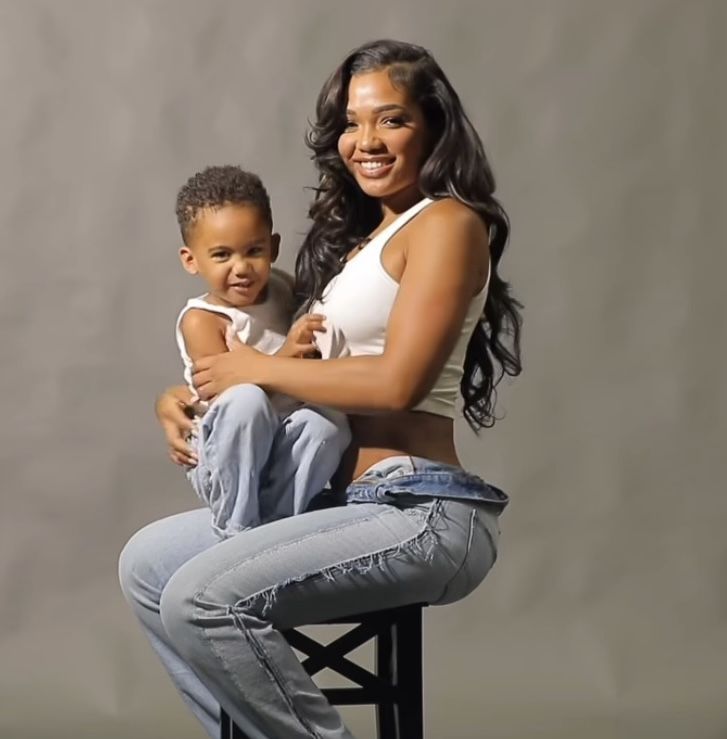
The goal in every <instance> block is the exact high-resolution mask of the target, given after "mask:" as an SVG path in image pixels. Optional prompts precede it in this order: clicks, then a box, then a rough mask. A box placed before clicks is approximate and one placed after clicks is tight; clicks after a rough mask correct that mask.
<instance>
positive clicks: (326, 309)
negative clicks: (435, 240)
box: [311, 198, 490, 418]
mask: <svg viewBox="0 0 727 739" xmlns="http://www.w3.org/2000/svg"><path fill="white" fill-rule="evenodd" d="M432 202H434V201H433V200H431V199H429V198H424V199H423V200H420V201H419V202H418V203H417V204H416V205H414V206H412V207H411V208H409V210H407V211H405V212H404V213H402V214H401V215H399V216H398V217H397V218H396V220H394V221H393V222H392V223H390V224H389V225H388V226H387V227H386V228H385V229H384V230H383V231H381V232H380V233H378V234H377V235H376V236H374V238H373V239H371V241H370V242H369V243H368V244H367V245H366V246H365V248H364V249H362V250H361V251H360V252H359V253H358V254H356V256H354V257H353V258H352V259H350V260H349V261H348V262H346V264H345V265H344V267H343V270H342V271H341V272H339V274H337V275H336V276H335V277H334V278H333V279H332V280H331V281H330V282H329V283H328V285H327V286H326V288H325V290H324V291H323V295H322V297H321V300H319V301H316V302H315V303H314V304H313V306H312V307H311V312H312V313H322V314H323V315H324V316H326V321H327V322H326V327H327V329H328V331H327V332H326V333H325V334H320V335H318V337H317V341H318V343H319V346H320V345H321V344H325V346H323V347H321V353H322V354H323V356H324V357H325V356H328V357H335V356H337V355H338V356H341V354H340V353H338V352H337V351H336V348H337V347H346V349H347V352H346V353H350V354H351V355H352V356H356V355H377V354H383V352H384V344H385V341H386V327H387V325H388V322H389V315H390V313H391V309H392V307H393V305H394V301H395V300H396V294H397V292H398V290H399V283H398V282H396V280H394V278H393V277H391V275H389V273H388V272H387V271H386V270H385V269H384V266H383V264H382V263H381V252H382V251H383V249H384V247H385V246H386V244H387V243H388V242H389V240H390V239H391V238H392V237H393V236H394V234H395V233H396V232H397V231H398V230H399V229H400V228H402V227H403V226H404V225H405V224H407V223H408V222H409V221H410V220H411V219H412V218H414V217H415V216H416V215H417V214H418V213H420V212H421V211H422V210H424V208H426V207H427V206H428V205H430V204H431V203H432ZM442 248H446V244H443V245H442ZM489 282H490V276H489V272H488V276H487V283H486V284H485V287H484V288H483V289H482V290H481V291H480V292H479V293H477V294H476V295H475V296H474V297H473V298H472V300H471V301H470V304H469V307H468V309H467V315H466V316H465V319H464V323H463V324H462V328H461V329H460V331H459V336H458V338H457V342H456V343H455V346H454V348H453V350H452V353H451V354H450V355H449V357H447V361H446V362H445V365H444V367H443V368H442V371H441V373H440V374H439V377H438V378H437V381H436V382H435V383H434V386H433V387H432V389H431V390H430V391H429V393H428V394H427V396H426V397H425V398H424V399H423V400H422V401H421V402H420V403H419V404H418V405H417V406H415V407H414V408H413V410H415V411H426V412H428V413H434V414H435V415H438V416H446V417H448V418H454V415H455V402H456V400H457V397H458V396H459V394H460V381H461V379H462V375H463V365H464V358H465V352H466V350H467V344H468V343H469V340H470V337H471V336H472V332H473V331H474V328H475V326H476V324H477V322H478V321H479V320H480V318H481V316H482V311H483V308H484V305H485V300H486V298H487V288H488V286H489ZM324 349H325V351H324Z"/></svg>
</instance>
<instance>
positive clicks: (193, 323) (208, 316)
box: [179, 308, 230, 335]
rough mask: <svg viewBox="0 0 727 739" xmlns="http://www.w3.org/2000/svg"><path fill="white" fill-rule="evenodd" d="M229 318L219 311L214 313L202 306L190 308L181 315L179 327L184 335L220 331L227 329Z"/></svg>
mask: <svg viewBox="0 0 727 739" xmlns="http://www.w3.org/2000/svg"><path fill="white" fill-rule="evenodd" d="M229 323H230V319H229V318H228V317H227V316H224V315H222V314H221V313H215V312H213V311H210V310H205V309H204V308H190V309H189V310H188V311H186V312H185V314H184V315H183V316H182V320H181V321H180V322H179V328H180V329H181V331H182V333H183V334H185V335H188V334H192V333H194V334H200V333H208V332H215V333H216V332H222V333H224V332H225V330H226V329H227V326H228V324H229Z"/></svg>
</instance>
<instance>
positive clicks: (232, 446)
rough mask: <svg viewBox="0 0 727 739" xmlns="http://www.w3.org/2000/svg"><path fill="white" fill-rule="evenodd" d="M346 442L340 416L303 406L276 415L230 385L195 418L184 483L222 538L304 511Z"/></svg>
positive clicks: (254, 393) (246, 389)
mask: <svg viewBox="0 0 727 739" xmlns="http://www.w3.org/2000/svg"><path fill="white" fill-rule="evenodd" d="M350 441H351V432H350V430H349V428H348V421H347V420H346V416H345V415H344V414H343V413H339V412H338V411H335V410H333V409H329V408H320V407H317V406H307V405H301V404H297V406H294V407H293V408H292V409H288V410H287V412H282V413H281V412H280V410H279V409H278V408H276V406H275V404H274V401H272V400H271V399H270V397H269V396H268V395H267V393H266V392H265V391H264V390H261V389H260V388H259V387H257V385H235V386H233V387H231V388H228V389H227V390H225V392H224V393H222V394H221V395H220V396H219V398H217V399H216V400H215V402H214V403H213V404H212V405H211V406H210V408H209V409H208V410H207V412H206V413H205V414H204V416H203V417H202V418H201V419H200V423H199V429H198V432H197V439H196V441H195V442H194V446H195V450H196V452H197V457H198V459H199V462H198V464H197V465H196V466H195V467H190V468H189V469H188V470H187V479H188V480H189V481H190V483H191V484H192V487H193V488H194V491H195V492H196V493H197V496H198V497H199V499H200V500H201V501H202V502H203V503H204V504H206V505H207V506H208V507H209V509H210V512H211V516H210V518H211V523H212V528H213V530H214V531H215V533H216V534H217V536H218V537H219V538H220V539H227V538H228V537H230V536H234V535H235V534H238V533H239V532H240V531H244V530H245V529H249V528H252V527H254V526H259V525H260V524H262V523H268V522H270V521H275V520H276V519H278V518H284V517H286V516H294V515H295V514H297V513H302V512H303V511H305V510H306V509H307V508H308V506H309V505H310V502H311V500H312V499H313V497H315V496H316V495H317V494H318V493H320V492H321V490H323V488H324V487H325V486H326V485H327V484H328V482H329V480H330V479H331V477H332V475H333V473H334V472H335V471H336V469H337V468H338V465H339V463H340V461H341V457H342V455H343V453H344V452H345V451H346V447H347V446H348V445H349V443H350Z"/></svg>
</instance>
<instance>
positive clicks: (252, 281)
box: [179, 205, 280, 308]
mask: <svg viewBox="0 0 727 739" xmlns="http://www.w3.org/2000/svg"><path fill="white" fill-rule="evenodd" d="M279 244H280V237H279V236H278V234H274V233H271V230H270V226H269V225H268V223H267V222H266V220H265V218H264V216H263V215H262V213H261V212H260V209H259V208H258V207H256V206H254V205H223V206H222V207H221V208H205V209H204V210H201V211H199V212H198V214H197V218H196V220H195V222H194V223H193V224H192V225H191V227H190V229H189V232H188V233H187V245H186V246H183V247H182V248H181V249H180V250H179V256H180V259H181V260H182V266H183V267H184V269H186V270H187V272H189V273H190V274H192V275H200V276H201V277H202V278H203V279H204V280H205V282H206V283H207V285H208V287H209V290H210V297H211V298H212V299H213V301H218V302H219V303H220V304H221V305H228V306H232V307H234V308H243V307H245V306H246V305H253V304H255V303H258V302H261V301H262V300H263V299H264V297H265V285H267V283H268V279H269V277H270V269H271V266H272V263H273V262H274V261H275V260H276V258H277V256H278V246H279Z"/></svg>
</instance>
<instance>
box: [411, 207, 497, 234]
mask: <svg viewBox="0 0 727 739" xmlns="http://www.w3.org/2000/svg"><path fill="white" fill-rule="evenodd" d="M412 227H413V228H412V230H411V232H412V235H414V236H416V237H419V236H424V235H427V236H429V237H431V238H434V239H437V238H439V236H440V235H441V234H442V232H446V233H447V235H448V237H449V239H450V240H451V239H457V238H462V239H464V240H465V241H468V242H473V243H481V241H482V240H483V239H484V241H485V242H487V241H488V229H487V225H486V223H485V222H484V220H483V219H482V216H481V215H480V214H479V213H478V212H477V211H476V210H474V209H473V208H470V207H469V206H468V205H465V203H463V202H461V201H460V200H456V199H455V198H441V199H438V200H435V201H434V202H432V203H431V204H430V205H429V206H427V207H426V208H424V210H422V212H421V213H420V214H419V217H417V218H415V219H414V220H413V221H412Z"/></svg>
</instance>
